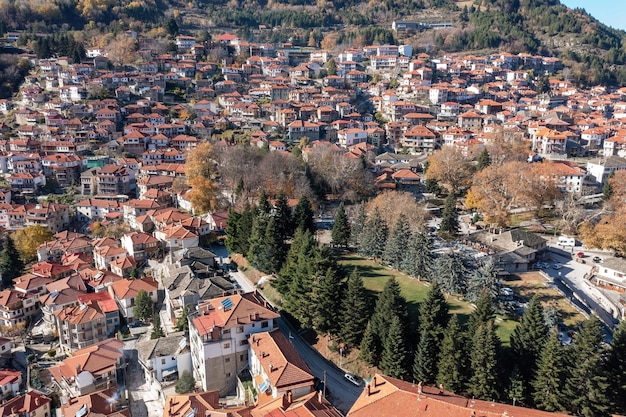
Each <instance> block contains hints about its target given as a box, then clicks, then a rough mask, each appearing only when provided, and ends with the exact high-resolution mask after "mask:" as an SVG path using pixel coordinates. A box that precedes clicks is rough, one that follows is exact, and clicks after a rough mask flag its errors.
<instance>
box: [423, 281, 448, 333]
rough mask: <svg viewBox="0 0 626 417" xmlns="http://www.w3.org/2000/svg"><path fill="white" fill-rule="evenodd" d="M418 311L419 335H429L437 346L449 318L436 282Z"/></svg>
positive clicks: (445, 304) (443, 298) (444, 300)
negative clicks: (433, 338) (425, 333)
mask: <svg viewBox="0 0 626 417" xmlns="http://www.w3.org/2000/svg"><path fill="white" fill-rule="evenodd" d="M419 311H420V314H419V317H420V325H419V331H420V334H422V333H423V332H425V331H426V332H429V333H431V334H432V335H433V336H434V337H435V340H436V341H437V344H439V343H440V342H441V340H442V339H443V333H444V329H445V328H446V327H447V326H448V320H449V319H450V316H449V314H448V311H449V307H448V303H447V302H446V299H445V297H444V295H443V292H442V291H441V287H440V286H439V284H438V283H437V282H434V283H433V285H432V286H431V287H430V289H429V290H428V293H427V294H426V299H425V300H424V301H422V302H421V303H420V309H419Z"/></svg>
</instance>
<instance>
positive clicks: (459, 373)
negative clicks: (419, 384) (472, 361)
mask: <svg viewBox="0 0 626 417" xmlns="http://www.w3.org/2000/svg"><path fill="white" fill-rule="evenodd" d="M467 356H468V352H467V343H466V339H465V336H464V334H463V331H462V329H461V325H460V324H459V319H458V317H457V316H456V315H454V316H452V318H451V319H450V322H449V323H448V327H446V330H445V332H444V335H443V342H442V343H441V353H440V355H439V363H438V364H437V368H438V373H437V383H439V384H442V385H443V386H444V388H445V389H447V390H448V391H452V392H462V391H464V390H465V385H466V383H467V359H466V358H467Z"/></svg>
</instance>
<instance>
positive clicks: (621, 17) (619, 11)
mask: <svg viewBox="0 0 626 417" xmlns="http://www.w3.org/2000/svg"><path fill="white" fill-rule="evenodd" d="M561 3H562V4H564V5H566V6H567V7H570V8H572V9H573V8H576V7H581V8H583V9H585V10H586V11H587V13H589V14H590V15H592V16H593V17H595V18H596V19H598V20H599V21H601V22H602V23H604V24H607V25H609V26H612V27H614V28H616V29H623V30H626V1H624V0H561Z"/></svg>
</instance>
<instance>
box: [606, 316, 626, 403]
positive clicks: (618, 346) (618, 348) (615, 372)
mask: <svg viewBox="0 0 626 417" xmlns="http://www.w3.org/2000/svg"><path fill="white" fill-rule="evenodd" d="M607 364H608V379H609V381H611V384H610V385H609V398H610V400H611V403H612V405H613V407H614V408H615V409H614V410H612V411H614V412H615V413H617V414H621V415H626V395H624V393H625V392H626V320H622V321H620V323H619V326H618V328H617V330H616V331H615V333H613V340H612V341H611V346H610V347H609V353H608V360H607Z"/></svg>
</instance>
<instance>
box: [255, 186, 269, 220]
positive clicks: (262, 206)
mask: <svg viewBox="0 0 626 417" xmlns="http://www.w3.org/2000/svg"><path fill="white" fill-rule="evenodd" d="M271 213H272V205H271V204H270V200H269V198H268V197H267V193H266V192H265V190H261V195H260V196H259V202H258V204H257V206H256V210H255V215H256V216H257V217H258V216H259V215H265V217H268V216H269V215H270V214H271Z"/></svg>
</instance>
